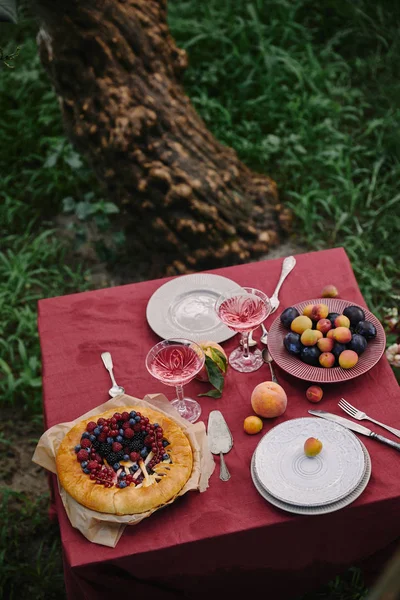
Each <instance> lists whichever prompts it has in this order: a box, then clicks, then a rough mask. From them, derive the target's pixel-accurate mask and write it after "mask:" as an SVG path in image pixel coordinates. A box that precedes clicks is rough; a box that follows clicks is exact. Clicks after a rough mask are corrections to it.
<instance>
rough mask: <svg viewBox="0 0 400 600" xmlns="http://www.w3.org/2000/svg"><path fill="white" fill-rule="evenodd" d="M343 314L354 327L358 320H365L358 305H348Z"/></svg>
mask: <svg viewBox="0 0 400 600" xmlns="http://www.w3.org/2000/svg"><path fill="white" fill-rule="evenodd" d="M343 314H344V315H345V316H346V317H347V318H348V319H349V321H350V325H351V326H352V327H355V326H356V325H357V323H359V322H360V321H365V314H364V311H363V310H362V309H361V308H360V307H359V306H348V307H347V308H345V309H344V311H343Z"/></svg>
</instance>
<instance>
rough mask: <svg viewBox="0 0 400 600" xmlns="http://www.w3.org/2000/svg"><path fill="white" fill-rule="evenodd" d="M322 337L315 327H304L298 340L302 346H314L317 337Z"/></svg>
mask: <svg viewBox="0 0 400 600" xmlns="http://www.w3.org/2000/svg"><path fill="white" fill-rule="evenodd" d="M321 338H322V333H321V332H320V331H317V330H316V329H305V330H304V331H303V333H302V334H301V338H300V341H301V343H302V344H303V346H315V344H316V343H317V342H318V340H319V339H321Z"/></svg>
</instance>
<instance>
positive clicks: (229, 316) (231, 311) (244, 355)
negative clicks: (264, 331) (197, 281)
mask: <svg viewBox="0 0 400 600" xmlns="http://www.w3.org/2000/svg"><path fill="white" fill-rule="evenodd" d="M215 308H216V311H217V315H218V316H219V318H220V319H221V321H222V322H223V323H224V324H225V325H226V326H227V327H229V328H230V329H233V331H237V332H239V333H240V334H241V337H242V340H241V345H240V346H239V348H236V350H234V351H233V352H231V354H230V355H229V364H230V365H231V367H232V368H233V369H235V370H236V371H240V372H241V373H251V372H252V371H257V369H259V368H260V367H261V365H262V364H263V358H262V354H261V350H259V349H256V350H254V351H253V352H249V333H250V331H252V330H253V329H255V328H256V327H258V326H259V325H260V324H261V323H262V322H263V321H265V319H266V318H267V317H268V315H269V313H270V312H271V302H270V299H269V298H268V296H267V295H266V294H264V292H261V291H260V290H257V289H256V288H252V287H243V288H242V290H238V289H237V288H236V289H234V290H231V291H228V292H225V293H223V294H221V296H220V297H219V298H218V300H217V302H216V305H215Z"/></svg>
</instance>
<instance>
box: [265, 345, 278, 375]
mask: <svg viewBox="0 0 400 600" xmlns="http://www.w3.org/2000/svg"><path fill="white" fill-rule="evenodd" d="M262 357H263V361H264V362H266V363H267V364H268V365H269V370H270V371H271V379H272V381H273V382H274V383H278V380H277V378H276V376H275V373H274V370H273V368H272V356H271V355H270V353H269V350H268V348H267V347H265V348H264V350H263V351H262Z"/></svg>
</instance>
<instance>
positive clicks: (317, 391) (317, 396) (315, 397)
mask: <svg viewBox="0 0 400 600" xmlns="http://www.w3.org/2000/svg"><path fill="white" fill-rule="evenodd" d="M323 395H324V392H323V390H322V388H320V387H319V385H310V387H309V388H307V390H306V397H307V400H309V401H310V402H320V400H322V396H323Z"/></svg>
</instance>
